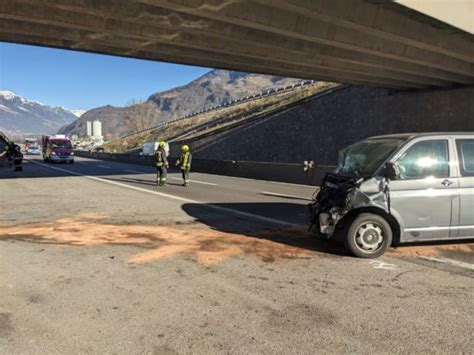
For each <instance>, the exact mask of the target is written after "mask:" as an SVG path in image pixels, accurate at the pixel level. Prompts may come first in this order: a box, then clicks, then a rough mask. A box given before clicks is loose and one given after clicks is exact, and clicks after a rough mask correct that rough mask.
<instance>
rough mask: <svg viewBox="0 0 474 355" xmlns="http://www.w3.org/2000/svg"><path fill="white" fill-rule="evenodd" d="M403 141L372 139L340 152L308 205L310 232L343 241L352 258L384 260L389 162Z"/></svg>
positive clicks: (391, 174)
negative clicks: (353, 256)
mask: <svg viewBox="0 0 474 355" xmlns="http://www.w3.org/2000/svg"><path fill="white" fill-rule="evenodd" d="M405 142H406V140H405V139H402V138H399V137H395V138H385V137H373V138H368V139H366V140H363V141H360V142H358V143H355V144H353V145H351V146H349V147H347V148H345V149H343V150H342V151H341V152H340V153H339V160H338V165H337V168H336V169H335V170H334V172H332V173H328V174H326V176H325V178H324V180H323V181H322V183H321V186H320V189H319V191H317V193H315V195H314V197H313V201H312V203H310V205H309V212H310V216H309V225H310V226H309V229H310V231H314V232H316V233H317V234H318V235H320V236H325V237H327V238H334V239H337V240H339V239H341V240H342V241H344V243H345V244H346V247H347V248H348V249H349V251H351V253H352V254H354V255H356V256H360V257H366V258H373V257H378V256H380V255H382V254H383V252H384V251H385V249H386V248H387V247H388V246H390V244H391V242H392V227H391V225H390V222H391V221H392V218H391V217H390V192H389V181H390V180H391V179H392V178H396V174H397V172H396V171H395V170H396V167H395V166H394V165H393V164H392V163H391V162H390V158H391V156H392V155H393V154H394V152H395V151H397V149H399V148H400V147H401V146H402V145H403V144H404V143H405ZM339 232H340V233H339Z"/></svg>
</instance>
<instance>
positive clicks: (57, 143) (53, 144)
mask: <svg viewBox="0 0 474 355" xmlns="http://www.w3.org/2000/svg"><path fill="white" fill-rule="evenodd" d="M51 147H52V148H67V149H71V148H72V145H71V142H70V141H51Z"/></svg>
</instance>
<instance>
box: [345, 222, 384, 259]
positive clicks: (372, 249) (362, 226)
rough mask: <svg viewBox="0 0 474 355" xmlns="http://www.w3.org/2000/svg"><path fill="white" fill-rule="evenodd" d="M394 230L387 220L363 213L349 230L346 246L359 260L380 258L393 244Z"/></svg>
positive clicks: (346, 236)
mask: <svg viewBox="0 0 474 355" xmlns="http://www.w3.org/2000/svg"><path fill="white" fill-rule="evenodd" d="M392 238H393V233H392V228H391V227H390V224H389V223H388V222H387V220H386V219H385V218H383V217H382V216H379V215H377V214H373V213H361V214H359V215H358V216H356V217H355V218H354V219H353V220H352V223H350V225H349V227H348V228H347V233H346V235H345V238H344V244H345V246H346V248H347V250H348V251H349V252H350V253H351V254H352V255H354V256H357V257H359V258H367V259H370V258H378V257H379V256H381V255H382V254H383V253H384V252H385V250H387V248H388V247H390V245H391V244H392Z"/></svg>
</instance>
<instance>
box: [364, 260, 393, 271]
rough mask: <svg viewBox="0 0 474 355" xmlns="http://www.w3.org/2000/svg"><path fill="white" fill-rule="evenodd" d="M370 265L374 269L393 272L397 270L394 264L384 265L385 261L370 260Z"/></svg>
mask: <svg viewBox="0 0 474 355" xmlns="http://www.w3.org/2000/svg"><path fill="white" fill-rule="evenodd" d="M370 264H371V265H372V266H373V268H374V269H384V270H395V269H396V268H397V266H396V265H394V264H390V263H386V262H385V261H380V260H372V261H371V262H370Z"/></svg>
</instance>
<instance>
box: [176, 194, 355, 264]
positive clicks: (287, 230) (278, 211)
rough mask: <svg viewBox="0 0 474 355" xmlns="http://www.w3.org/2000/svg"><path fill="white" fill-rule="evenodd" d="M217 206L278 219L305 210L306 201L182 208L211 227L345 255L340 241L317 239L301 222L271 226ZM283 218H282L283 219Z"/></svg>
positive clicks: (205, 205)
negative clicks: (233, 214) (292, 224)
mask: <svg viewBox="0 0 474 355" xmlns="http://www.w3.org/2000/svg"><path fill="white" fill-rule="evenodd" d="M219 208H223V209H226V210H234V211H239V212H244V213H250V214H257V213H256V212H257V211H259V213H258V215H259V216H264V217H267V218H274V219H279V216H280V217H281V216H282V215H287V216H298V215H301V213H302V211H305V210H306V206H305V205H301V204H294V203H263V202H262V203H212V204H194V203H186V204H184V205H183V206H182V209H183V210H184V211H185V212H186V213H187V214H188V215H190V216H192V217H193V218H195V219H196V220H197V221H199V222H201V223H203V224H206V225H208V226H209V227H211V228H212V229H214V230H217V231H220V232H224V233H232V234H240V235H245V236H248V237H252V238H259V239H265V240H269V241H272V242H275V243H281V244H285V245H288V246H291V247H296V248H302V249H305V250H308V251H316V252H322V253H325V254H328V255H347V252H346V251H345V249H344V247H343V245H341V244H339V243H337V242H335V241H333V240H327V239H319V238H316V237H315V236H314V235H312V234H310V233H308V231H307V227H306V226H305V225H303V224H300V225H299V226H295V227H270V226H269V224H266V223H264V222H263V221H262V222H259V221H258V219H255V220H254V219H253V218H250V217H249V219H248V220H247V219H246V218H245V217H241V216H240V217H239V216H238V215H237V214H236V215H235V216H237V217H238V218H232V219H230V218H229V215H232V212H224V213H222V212H220V211H219ZM283 220H284V219H283Z"/></svg>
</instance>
